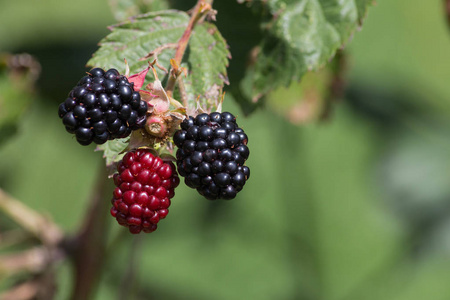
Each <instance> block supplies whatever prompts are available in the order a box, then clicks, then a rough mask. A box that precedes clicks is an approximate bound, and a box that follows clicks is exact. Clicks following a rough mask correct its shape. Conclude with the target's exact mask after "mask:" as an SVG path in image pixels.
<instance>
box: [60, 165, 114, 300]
mask: <svg viewBox="0 0 450 300" xmlns="http://www.w3.org/2000/svg"><path fill="white" fill-rule="evenodd" d="M108 182H109V180H108V174H107V171H106V168H105V167H104V166H101V170H100V171H99V172H98V175H97V181H96V184H95V186H94V189H93V192H92V194H91V199H90V204H91V205H90V207H89V208H88V212H87V213H86V218H85V219H84V222H83V224H82V226H81V228H80V230H79V232H78V234H77V235H76V236H75V237H74V238H73V239H69V240H67V245H66V248H67V251H68V252H69V253H70V254H72V258H73V263H74V267H75V283H74V289H73V291H72V298H71V299H73V300H78V299H84V300H87V299H91V298H92V296H93V292H94V289H95V288H96V286H97V283H98V281H99V278H100V274H101V270H102V267H103V263H104V258H105V245H106V234H107V224H108V223H107V220H108V219H107V216H108V214H109V206H110V201H109V197H111V195H110V194H109V192H110V190H109V184H108Z"/></svg>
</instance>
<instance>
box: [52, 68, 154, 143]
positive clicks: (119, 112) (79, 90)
mask: <svg viewBox="0 0 450 300" xmlns="http://www.w3.org/2000/svg"><path fill="white" fill-rule="evenodd" d="M146 113H147V102H145V101H142V100H141V96H140V95H139V92H136V91H134V88H133V83H130V82H129V81H128V79H127V78H126V77H125V76H123V75H120V74H119V72H118V71H117V70H116V69H109V70H107V71H106V72H105V71H104V70H103V69H100V68H94V69H92V70H91V71H89V72H88V74H87V75H86V76H84V77H83V78H81V80H80V81H79V82H78V84H77V85H76V86H75V87H74V88H73V89H72V90H71V91H70V93H69V95H68V98H67V99H66V100H65V101H64V102H63V103H61V104H60V105H59V111H58V114H59V117H60V118H61V119H62V121H63V124H64V125H65V126H66V130H67V131H68V132H69V133H73V134H75V136H76V139H77V141H78V143H80V144H81V145H89V144H90V143H92V142H94V143H96V144H103V143H105V142H106V141H107V140H113V139H115V138H124V137H127V136H129V135H130V133H131V131H132V130H136V129H139V128H142V127H143V126H144V125H145V121H146Z"/></svg>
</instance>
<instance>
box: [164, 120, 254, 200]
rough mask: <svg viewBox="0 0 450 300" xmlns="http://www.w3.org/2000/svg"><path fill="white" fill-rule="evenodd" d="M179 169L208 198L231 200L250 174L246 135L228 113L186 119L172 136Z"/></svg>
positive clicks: (189, 183)
mask: <svg viewBox="0 0 450 300" xmlns="http://www.w3.org/2000/svg"><path fill="white" fill-rule="evenodd" d="M173 141H174V143H175V145H176V146H177V147H178V150H177V166H178V172H179V174H180V175H181V176H183V177H185V183H186V185H188V186H189V187H191V188H195V189H197V191H198V192H199V193H200V194H201V195H202V196H204V197H206V198H207V199H210V200H214V199H219V198H222V199H233V198H234V197H236V194H237V193H238V192H239V191H240V190H242V188H243V186H244V184H245V182H246V180H247V179H248V178H249V176H250V169H249V168H248V167H247V166H244V163H245V161H246V159H247V158H248V156H249V149H248V147H247V142H248V137H247V135H246V134H245V132H244V130H242V129H241V128H239V126H238V125H237V124H236V118H235V117H234V116H233V115H232V114H231V113H229V112H224V113H218V112H213V113H211V114H206V113H202V114H199V115H197V116H196V117H195V118H193V117H189V118H186V119H185V120H184V121H183V122H182V123H181V130H179V131H177V132H176V133H175V135H174V137H173Z"/></svg>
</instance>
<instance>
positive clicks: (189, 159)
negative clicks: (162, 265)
mask: <svg viewBox="0 0 450 300" xmlns="http://www.w3.org/2000/svg"><path fill="white" fill-rule="evenodd" d="M212 2H213V1H207V0H199V1H198V2H197V4H196V5H195V7H194V8H192V10H190V13H189V14H188V13H184V12H180V11H171V10H166V11H160V12H150V13H145V14H141V15H137V16H133V17H131V18H129V19H128V20H125V21H123V22H122V23H119V24H118V25H114V26H111V27H110V30H111V33H110V34H109V35H108V36H106V37H105V38H104V39H103V40H102V41H101V42H100V48H99V49H98V50H97V51H96V52H95V53H94V55H93V57H92V59H90V60H89V62H88V65H89V66H92V67H94V68H93V69H92V70H90V71H89V72H87V75H86V76H84V77H83V78H82V79H81V80H80V82H79V83H78V84H77V86H76V87H74V88H73V89H72V91H70V93H69V95H68V98H67V99H66V100H65V102H63V103H62V104H61V105H60V106H59V116H60V117H61V118H62V121H63V124H64V125H65V127H66V130H67V131H68V132H69V133H72V134H75V136H76V139H77V141H78V143H80V144H82V145H89V144H90V143H92V142H94V143H96V144H99V146H98V150H103V151H104V157H105V159H106V165H107V167H109V168H110V170H112V172H114V171H115V169H116V167H117V171H118V172H119V174H120V176H119V177H117V176H116V175H115V178H116V179H117V178H119V179H118V180H116V181H115V183H116V185H117V188H116V190H115V193H114V197H113V200H112V203H113V208H112V210H111V214H112V215H113V216H114V217H116V218H117V220H118V222H119V223H120V224H121V225H124V226H126V227H129V229H130V232H132V233H139V232H140V231H141V229H143V230H144V231H145V232H152V231H154V230H155V229H156V224H157V223H158V221H159V220H160V219H161V218H164V217H165V216H166V215H167V213H168V206H169V204H170V198H171V197H173V196H174V195H173V194H174V192H172V193H171V195H170V196H169V195H168V193H167V192H164V193H162V192H161V193H159V194H158V191H160V190H161V191H163V190H164V191H165V190H166V189H171V191H173V188H175V186H171V185H170V184H167V185H164V180H165V178H162V179H159V180H155V179H153V178H157V177H158V174H157V172H158V170H159V168H160V164H161V163H162V164H164V163H165V162H167V161H170V160H173V161H175V160H176V162H177V163H176V164H177V169H178V172H179V173H180V175H181V176H183V177H184V178H185V180H184V181H185V183H186V185H187V186H189V187H191V188H194V189H197V191H198V192H199V193H200V194H201V195H203V196H204V197H205V198H207V199H211V200H215V199H220V198H222V199H233V198H235V197H236V195H237V193H238V192H239V191H240V190H242V188H243V187H244V184H245V183H246V181H247V180H248V179H249V176H250V169H249V168H248V166H246V165H245V162H246V160H247V158H248V157H249V149H248V147H247V142H248V137H247V135H246V134H245V132H244V130H243V129H242V128H239V126H238V125H237V123H236V118H235V116H234V115H233V114H231V113H228V112H224V113H222V112H221V110H222V102H223V99H224V91H223V89H224V86H225V85H226V84H228V77H227V71H226V69H227V66H228V60H229V59H230V57H231V56H230V52H229V50H228V46H227V43H226V41H225V39H224V38H223V37H222V35H221V34H220V32H219V29H218V28H217V27H216V26H215V25H214V24H213V23H212V21H213V20H215V17H216V14H217V11H215V10H213V8H212ZM324 2H326V1H324ZM246 3H247V4H248V5H254V6H255V7H259V6H263V7H264V11H266V12H265V13H264V15H265V17H270V16H275V15H277V18H274V19H272V20H271V21H270V22H268V24H267V25H266V26H267V27H266V28H267V33H266V36H265V37H264V38H263V39H262V41H261V43H260V44H259V45H258V46H257V47H256V48H255V49H254V50H253V53H254V57H253V61H252V64H251V65H250V66H249V70H248V72H247V74H246V75H245V77H244V78H243V79H242V81H243V82H245V83H249V84H246V86H244V88H243V89H242V91H241V92H240V94H242V95H246V96H247V97H248V98H249V99H251V101H252V102H257V101H259V100H260V98H262V97H263V96H264V95H265V94H267V93H268V92H269V91H270V90H271V89H273V88H275V87H277V86H278V85H280V84H285V85H286V84H289V83H290V82H291V81H292V80H298V79H299V78H300V77H301V76H302V75H303V74H304V73H305V72H306V70H315V69H318V68H320V67H321V66H322V65H323V64H324V62H325V61H326V60H328V59H330V58H331V57H332V56H334V54H335V52H336V50H337V49H338V48H339V47H341V46H342V44H343V43H345V42H346V41H347V40H348V38H349V37H350V34H351V33H352V32H353V30H354V29H355V27H356V26H357V23H358V22H359V21H360V20H361V19H362V17H363V16H364V14H365V11H366V8H367V5H368V3H369V1H360V3H359V5H355V4H354V2H352V3H346V4H337V3H333V4H327V9H326V10H323V11H322V8H321V7H320V6H318V5H319V4H317V5H316V4H313V3H308V4H304V3H302V2H298V3H297V2H295V1H294V2H293V3H290V4H288V3H285V2H284V1H269V2H258V1H246ZM352 5H354V6H353V7H351V6H352ZM349 8H351V9H350V10H347V9H349ZM343 12H345V14H343ZM296 14H298V15H299V16H302V18H301V19H300V20H297V18H296V17H297V15H296ZM317 33H320V34H317ZM188 49H189V55H186V51H187V50H188ZM255 53H256V54H255ZM102 68H105V70H103V69H102ZM106 69H107V70H106ZM118 70H121V71H122V72H119V71H118ZM149 70H151V71H152V72H149ZM130 73H135V74H134V75H130ZM158 73H159V74H158ZM121 74H123V75H121ZM152 75H153V77H152ZM158 76H160V77H161V78H165V81H166V84H165V87H163V85H162V82H161V81H160V80H159V78H158ZM148 80H150V81H149V82H147V81H148ZM146 82H147V84H146ZM180 124H181V129H180ZM177 130H178V131H177ZM174 134H175V136H174ZM175 146H176V147H178V150H177V152H176V158H175V157H174V156H173V154H174V153H173V151H174V148H175ZM136 149H147V150H148V151H152V152H153V153H154V157H153V156H152V157H153V158H152V159H151V162H150V163H148V165H147V166H146V167H144V164H143V163H137V162H133V159H131V161H130V162H124V161H122V158H123V157H124V155H125V154H127V153H128V154H132V153H135V154H134V155H132V156H129V155H128V154H127V155H128V156H126V157H127V160H130V157H135V156H136V161H139V160H140V159H141V157H142V155H144V153H146V154H145V155H147V156H148V155H151V154H150V153H149V152H143V151H138V152H135V150H136ZM136 153H139V155H138V154H136ZM159 157H161V158H162V161H161V162H160V163H158V164H155V166H154V167H152V164H153V159H158V158H159ZM142 159H143V158H142ZM145 161H147V159H146V160H145ZM171 170H172V171H171V172H172V173H174V174H175V175H176V170H175V168H171ZM144 173H145V175H143V174H144ZM112 175H113V174H110V176H112ZM153 176H156V177H153ZM169 177H170V176H169ZM176 178H177V177H176ZM167 180H168V179H167ZM138 206H139V209H137V207H138ZM161 212H163V213H161Z"/></svg>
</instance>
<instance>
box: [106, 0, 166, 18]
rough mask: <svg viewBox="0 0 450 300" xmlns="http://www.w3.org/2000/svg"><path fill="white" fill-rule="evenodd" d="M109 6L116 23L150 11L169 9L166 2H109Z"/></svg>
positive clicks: (158, 0)
mask: <svg viewBox="0 0 450 300" xmlns="http://www.w3.org/2000/svg"><path fill="white" fill-rule="evenodd" d="M109 5H110V7H111V10H112V12H113V14H114V17H115V18H116V20H117V21H123V20H125V19H127V18H129V17H132V16H135V15H138V14H143V13H146V12H150V11H157V10H164V9H168V8H169V3H168V2H167V0H109Z"/></svg>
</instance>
